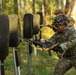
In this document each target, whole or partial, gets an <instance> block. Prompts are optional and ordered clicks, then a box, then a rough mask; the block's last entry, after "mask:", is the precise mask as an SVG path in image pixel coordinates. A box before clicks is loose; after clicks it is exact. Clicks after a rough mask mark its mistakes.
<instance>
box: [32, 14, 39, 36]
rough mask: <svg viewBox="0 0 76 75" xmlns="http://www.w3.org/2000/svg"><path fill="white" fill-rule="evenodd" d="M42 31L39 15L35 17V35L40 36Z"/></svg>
mask: <svg viewBox="0 0 76 75" xmlns="http://www.w3.org/2000/svg"><path fill="white" fill-rule="evenodd" d="M39 30H40V16H39V15H38V14H34V15H33V34H34V35H36V34H38V32H39Z"/></svg>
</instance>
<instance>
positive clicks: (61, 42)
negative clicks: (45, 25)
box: [43, 15, 76, 75]
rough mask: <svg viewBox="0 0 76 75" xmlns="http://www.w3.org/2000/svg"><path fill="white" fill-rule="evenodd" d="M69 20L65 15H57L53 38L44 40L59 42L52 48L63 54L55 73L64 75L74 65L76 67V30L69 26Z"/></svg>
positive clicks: (55, 74)
mask: <svg viewBox="0 0 76 75" xmlns="http://www.w3.org/2000/svg"><path fill="white" fill-rule="evenodd" d="M67 22H68V21H67V17H66V16H65V15H60V16H57V17H55V19H54V21H53V24H52V28H53V30H54V31H55V34H54V35H53V36H52V37H51V38H49V39H47V40H43V42H44V41H45V43H46V42H47V43H52V45H54V44H56V43H58V45H56V46H55V47H54V48H52V50H54V51H56V52H60V53H62V55H63V57H62V58H61V59H59V62H58V63H57V65H56V68H55V71H54V75H64V74H65V73H66V72H67V71H68V70H69V69H70V68H72V67H74V68H75V69H76V30H75V29H74V28H73V27H72V26H68V25H67Z"/></svg>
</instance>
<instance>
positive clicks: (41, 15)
mask: <svg viewBox="0 0 76 75" xmlns="http://www.w3.org/2000/svg"><path fill="white" fill-rule="evenodd" d="M37 14H39V15H40V28H42V26H41V25H43V13H42V12H37Z"/></svg>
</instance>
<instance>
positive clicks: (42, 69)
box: [5, 42, 76, 75]
mask: <svg viewBox="0 0 76 75" xmlns="http://www.w3.org/2000/svg"><path fill="white" fill-rule="evenodd" d="M19 49H20V61H21V65H20V69H21V75H28V72H29V71H28V61H27V60H28V58H27V51H28V50H27V45H26V43H25V42H23V43H21V44H20V46H19ZM9 52H10V53H9V56H8V57H7V58H6V60H5V75H15V71H14V63H13V54H12V49H11V48H10V49H9ZM30 57H31V75H53V71H54V68H55V65H56V64H57V61H58V59H56V58H53V57H54V56H53V57H51V56H49V55H48V52H44V51H39V50H37V56H36V59H34V51H33V53H32V54H31V55H30ZM65 75H76V72H75V70H74V68H72V69H71V70H69V71H68V72H67V73H66V74H65Z"/></svg>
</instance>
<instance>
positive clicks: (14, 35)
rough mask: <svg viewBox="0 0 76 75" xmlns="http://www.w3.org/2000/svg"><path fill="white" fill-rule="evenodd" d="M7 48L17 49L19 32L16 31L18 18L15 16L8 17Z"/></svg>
mask: <svg viewBox="0 0 76 75" xmlns="http://www.w3.org/2000/svg"><path fill="white" fill-rule="evenodd" d="M9 22H10V25H9V31H10V36H9V38H10V39H9V46H10V47H17V46H18V45H19V30H18V28H19V27H18V26H19V24H18V16H17V15H16V14H11V15H9Z"/></svg>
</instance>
